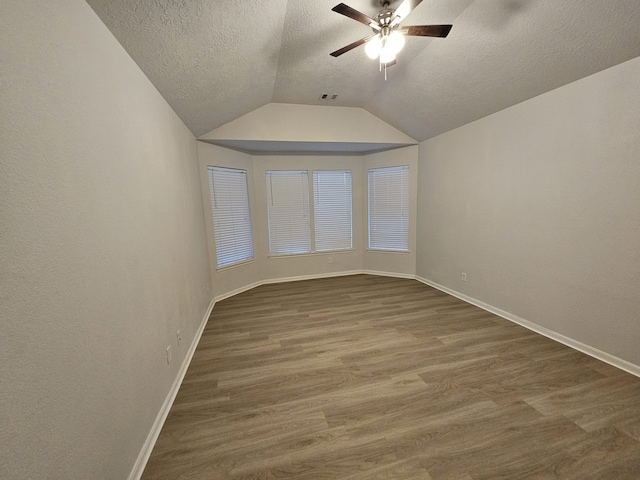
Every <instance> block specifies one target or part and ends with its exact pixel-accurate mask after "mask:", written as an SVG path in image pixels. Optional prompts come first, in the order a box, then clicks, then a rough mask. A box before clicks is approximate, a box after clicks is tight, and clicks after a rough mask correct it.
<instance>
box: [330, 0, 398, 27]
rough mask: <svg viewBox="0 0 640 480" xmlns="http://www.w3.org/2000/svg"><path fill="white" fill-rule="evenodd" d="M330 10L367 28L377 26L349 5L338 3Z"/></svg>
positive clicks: (372, 20)
mask: <svg viewBox="0 0 640 480" xmlns="http://www.w3.org/2000/svg"><path fill="white" fill-rule="evenodd" d="M405 1H406V0H405ZM331 10H332V11H334V12H337V13H339V14H341V15H344V16H345V17H349V18H352V19H353V20H355V21H357V22H360V23H364V24H365V25H367V26H369V27H377V26H378V23H377V22H376V21H375V20H374V19H373V18H371V17H367V16H366V15H365V14H364V13H361V12H359V11H358V10H356V9H355V8H351V7H350V6H349V5H345V4H344V3H339V4H338V5H336V6H335V7H333V8H332V9H331Z"/></svg>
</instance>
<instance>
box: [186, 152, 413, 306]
mask: <svg viewBox="0 0 640 480" xmlns="http://www.w3.org/2000/svg"><path fill="white" fill-rule="evenodd" d="M198 154H199V159H200V176H201V185H202V192H203V204H204V208H205V214H206V217H207V220H206V221H207V237H208V244H209V259H210V264H211V270H212V272H213V281H214V285H215V291H216V295H217V298H222V297H226V296H227V295H229V294H230V293H233V292H237V291H241V290H243V289H245V288H246V287H250V286H255V285H257V284H261V283H263V282H269V281H278V280H286V279H291V278H301V277H313V276H323V275H339V274H344V273H353V272H361V271H363V270H364V271H376V272H385V273H392V274H397V275H401V276H413V275H414V274H415V255H416V244H415V231H416V230H415V224H416V217H415V215H416V208H415V206H416V198H417V193H416V185H417V167H418V147H417V146H410V147H405V148H399V149H396V150H392V151H389V152H384V153H376V154H371V155H363V156H359V155H249V154H245V153H241V152H237V151H234V150H230V149H227V148H223V147H219V146H215V145H211V144H208V143H204V142H198ZM209 165H212V166H221V167H232V168H242V169H245V170H247V172H248V177H249V183H250V186H249V196H250V199H251V218H252V224H253V236H254V255H255V260H254V261H252V262H248V263H245V264H240V265H236V266H232V267H228V268H222V269H219V270H218V269H217V268H216V255H215V240H214V235H213V225H212V223H213V222H212V220H211V199H210V195H209V183H208V182H209V180H208V174H207V166H209ZM390 165H409V166H410V188H411V194H410V215H411V222H410V230H409V247H410V253H397V252H375V251H367V248H366V247H367V238H368V230H367V228H368V226H367V215H368V214H367V170H368V169H369V168H378V167H381V166H390ZM300 169H302V170H308V171H309V172H310V175H311V172H312V171H313V170H339V169H344V170H351V172H352V181H353V247H354V248H353V250H349V251H342V252H323V253H311V254H306V255H284V256H283V255H281V256H270V255H269V237H268V235H269V230H268V212H267V204H266V201H265V200H266V183H265V172H266V171H267V170H300ZM329 258H331V263H329Z"/></svg>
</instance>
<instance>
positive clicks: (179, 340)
mask: <svg viewBox="0 0 640 480" xmlns="http://www.w3.org/2000/svg"><path fill="white" fill-rule="evenodd" d="M176 338H177V339H178V345H180V342H181V341H182V333H181V332H180V330H178V331H177V332H176Z"/></svg>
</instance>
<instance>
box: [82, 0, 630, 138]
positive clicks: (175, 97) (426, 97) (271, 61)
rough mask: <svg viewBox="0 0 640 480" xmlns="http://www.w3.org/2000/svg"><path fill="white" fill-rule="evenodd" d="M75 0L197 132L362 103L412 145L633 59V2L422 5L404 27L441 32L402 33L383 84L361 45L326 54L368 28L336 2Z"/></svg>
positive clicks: (372, 0) (444, 1)
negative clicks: (247, 119) (284, 106)
mask: <svg viewBox="0 0 640 480" xmlns="http://www.w3.org/2000/svg"><path fill="white" fill-rule="evenodd" d="M87 1H88V3H89V5H91V7H92V8H93V9H94V11H95V12H96V13H97V14H98V15H99V16H100V18H101V19H102V20H103V22H104V23H105V24H106V25H107V27H108V28H109V29H110V30H111V31H112V32H113V34H114V36H115V37H116V38H117V39H118V40H119V41H120V43H121V44H122V45H123V46H124V48H125V49H126V50H127V51H128V53H129V54H130V55H131V57H132V58H133V59H134V61H136V63H137V64H138V65H139V66H140V68H141V69H142V70H143V71H144V72H145V74H146V75H147V76H148V77H149V79H150V80H151V81H152V82H153V83H154V85H155V86H156V88H157V89H158V90H159V91H160V93H161V94H162V95H163V96H164V97H165V98H166V100H167V101H168V103H169V104H170V105H171V106H172V107H173V109H174V110H175V111H176V112H177V114H178V115H179V116H180V117H181V118H182V120H183V121H184V122H185V124H186V125H187V126H188V127H189V128H190V129H191V131H192V132H193V133H194V135H196V136H200V135H201V134H203V133H205V132H209V131H210V130H213V129H215V128H218V127H219V126H221V125H223V124H226V123H228V122H230V121H232V120H234V119H236V118H238V117H241V116H242V115H245V114H247V113H248V112H250V111H252V110H255V109H257V108H259V107H261V106H263V105H266V104H268V103H272V102H275V103H293V104H305V105H327V104H330V105H332V106H350V107H360V108H363V109H365V110H367V111H368V112H370V113H372V114H374V115H376V116H377V117H379V118H380V119H382V120H384V121H385V122H387V123H388V124H390V125H392V126H393V127H395V128H397V129H399V130H401V131H402V132H404V133H406V134H407V135H409V136H411V137H413V138H414V139H416V140H418V141H423V140H426V139H428V138H431V137H434V136H436V135H439V134H441V133H444V132H446V131H448V130H451V129H453V128H456V127H459V126H461V125H464V124H466V123H469V122H471V121H474V120H476V119H478V118H481V117H484V116H486V115H489V114H491V113H494V112H496V111H498V110H502V109H504V108H506V107H509V106H511V105H514V104H516V103H519V102H522V101H524V100H526V99H528V98H531V97H534V96H536V95H539V94H541V93H544V92H546V91H549V90H552V89H554V88H557V87H559V86H562V85H564V84H567V83H569V82H572V81H574V80H577V79H579V78H582V77H585V76H587V75H590V74H592V73H595V72H598V71H600V70H603V69H605V68H608V67H610V66H613V65H616V64H618V63H621V62H623V61H625V60H629V59H631V58H634V57H637V56H639V55H640V28H639V27H638V25H640V1H638V0H424V1H423V2H422V3H421V4H420V5H418V7H417V8H416V9H415V10H414V11H413V12H412V13H411V14H410V15H409V16H408V17H407V19H406V20H405V21H404V22H403V25H422V24H438V23H452V24H453V29H452V31H451V33H450V34H449V36H448V38H446V39H430V38H416V37H410V38H407V42H406V46H405V48H404V50H403V51H402V52H401V53H400V55H399V56H398V63H397V64H396V65H395V66H393V67H391V68H389V70H388V77H387V78H388V79H387V80H386V81H385V79H384V75H383V74H381V73H380V72H379V71H378V64H377V62H376V61H372V60H369V59H368V58H367V57H366V55H365V54H364V48H363V47H358V48H357V49H355V50H352V51H351V52H348V53H346V54H344V55H342V56H341V57H338V58H334V57H331V56H329V53H330V52H332V51H334V50H336V49H338V48H340V47H342V46H344V45H347V44H349V43H351V42H353V41H355V40H357V39H359V38H362V37H364V36H366V35H368V34H369V33H370V32H371V30H370V29H369V28H368V27H366V26H365V25H362V24H360V23H358V22H355V21H353V20H351V19H349V18H347V17H344V16H342V15H339V14H337V13H334V12H332V11H331V8H332V7H333V6H334V5H336V4H337V3H340V2H339V1H338V0H288V1H287V0H87ZM345 3H347V4H348V5H350V6H352V7H353V8H356V9H357V10H360V11H362V12H363V13H366V14H367V15H370V16H374V15H375V14H376V13H377V12H378V11H379V9H380V7H379V4H378V2H377V0H346V1H345ZM399 3H400V0H398V1H396V2H394V4H393V5H392V8H393V7H397V6H398V5H399ZM323 93H328V94H335V95H338V97H337V99H336V100H330V101H328V102H329V103H327V101H321V100H319V97H320V95H321V94H323Z"/></svg>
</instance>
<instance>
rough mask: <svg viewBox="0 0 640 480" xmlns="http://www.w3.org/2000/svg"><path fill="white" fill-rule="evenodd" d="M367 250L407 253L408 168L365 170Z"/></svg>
mask: <svg viewBox="0 0 640 480" xmlns="http://www.w3.org/2000/svg"><path fill="white" fill-rule="evenodd" d="M369 248H371V249H379V250H400V251H408V250H409V167H408V166H400V167H385V168H376V169H372V170H369Z"/></svg>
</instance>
